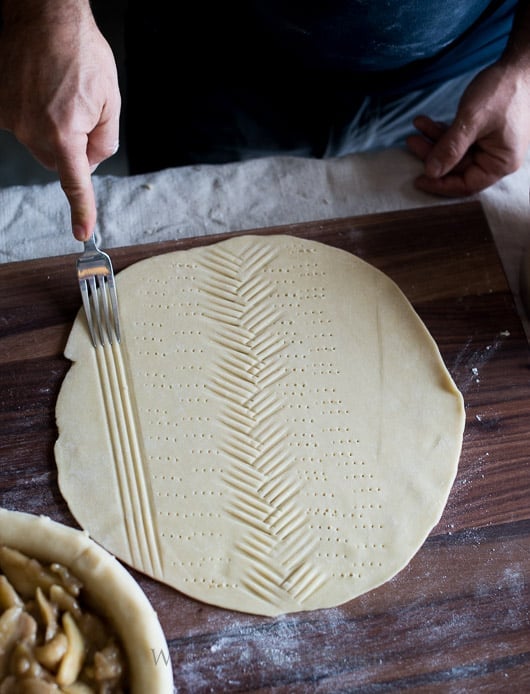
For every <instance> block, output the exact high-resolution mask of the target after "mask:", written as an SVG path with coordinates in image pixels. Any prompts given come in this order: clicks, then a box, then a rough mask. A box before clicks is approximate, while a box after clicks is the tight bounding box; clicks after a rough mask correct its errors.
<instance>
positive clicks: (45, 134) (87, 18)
mask: <svg viewBox="0 0 530 694" xmlns="http://www.w3.org/2000/svg"><path fill="white" fill-rule="evenodd" d="M25 5H28V6H29V5H31V9H32V11H33V13H29V14H28V13H27V12H26V13H25V12H24V6H25ZM4 7H5V8H6V9H5V17H3V19H4V27H3V29H2V33H1V35H0V128H2V129H5V130H9V131H11V132H12V133H13V134H14V135H15V137H16V138H17V139H18V140H19V141H20V142H21V143H22V144H23V145H25V146H26V147H27V148H28V149H29V151H30V152H31V153H32V154H33V155H34V157H35V158H36V159H37V160H38V161H39V162H40V163H41V164H42V165H43V166H45V167H46V168H48V169H53V170H56V171H57V173H58V176H59V180H60V182H61V186H62V188H63V190H64V192H65V194H66V197H67V198H68V201H69V203H70V207H71V219H72V230H73V234H74V236H75V237H76V238H77V239H78V240H79V241H83V240H85V239H87V238H88V237H89V236H90V235H91V234H92V233H93V230H94V226H95V223H96V203H95V197H94V189H93V186H92V179H91V173H92V172H93V171H94V169H95V168H96V166H97V165H98V164H99V163H100V162H102V161H103V160H104V159H107V158H108V157H109V156H111V155H112V154H114V153H115V152H116V150H117V148H118V142H119V116H120V107H121V99H120V92H119V86H118V77H117V69H116V63H115V60H114V56H113V54H112V51H111V49H110V47H109V45H108V43H107V42H106V40H105V39H104V37H103V36H102V34H101V33H100V31H99V29H98V27H97V25H96V23H95V21H94V18H93V16H92V13H91V10H90V5H89V2H88V0H61V2H57V1H56V0H43V1H42V2H39V3H25V2H24V0H12V2H9V1H8V0H5V2H4V5H3V9H4ZM35 7H37V8H38V11H35Z"/></svg>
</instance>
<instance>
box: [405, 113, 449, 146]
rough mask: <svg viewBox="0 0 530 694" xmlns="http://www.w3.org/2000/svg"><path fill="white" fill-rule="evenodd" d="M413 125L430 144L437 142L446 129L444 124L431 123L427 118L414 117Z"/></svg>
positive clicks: (430, 119)
mask: <svg viewBox="0 0 530 694" xmlns="http://www.w3.org/2000/svg"><path fill="white" fill-rule="evenodd" d="M413 125H414V127H415V128H417V130H419V131H420V133H421V134H422V135H423V136H424V137H426V138H428V139H429V140H431V141H432V142H436V141H437V140H439V139H440V138H441V136H442V135H443V134H444V133H445V132H446V131H447V128H448V126H447V125H446V124H445V123H441V122H440V121H433V120H432V118H429V117H428V116H416V118H415V119H414V120H413Z"/></svg>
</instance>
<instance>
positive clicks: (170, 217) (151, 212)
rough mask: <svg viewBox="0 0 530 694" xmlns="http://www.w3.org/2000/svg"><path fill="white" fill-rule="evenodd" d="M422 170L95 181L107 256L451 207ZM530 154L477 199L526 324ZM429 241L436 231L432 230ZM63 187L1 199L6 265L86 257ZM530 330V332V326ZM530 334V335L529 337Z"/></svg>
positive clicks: (320, 169)
mask: <svg viewBox="0 0 530 694" xmlns="http://www.w3.org/2000/svg"><path fill="white" fill-rule="evenodd" d="M420 171H421V164H420V162H418V161H417V160H416V159H415V158H414V157H413V156H412V155H410V154H409V153H408V152H406V151H403V150H401V149H388V150H381V151H377V152H369V153H363V154H354V155H349V156H346V157H341V158H337V159H327V160H315V159H305V158H297V157H270V158H265V159H256V160H251V161H247V162H242V163H234V164H223V165H215V166H214V165H204V166H189V167H182V168H175V169H167V170H164V171H161V172H157V173H153V174H146V175H141V176H126V177H117V176H98V175H97V172H96V174H95V175H94V186H95V190H96V197H97V203H98V210H99V219H98V227H97V235H98V238H99V242H100V245H101V246H102V247H103V248H112V247H115V246H126V245H130V244H138V243H149V242H156V241H165V240H169V239H178V238H185V237H190V236H204V235H208V234H215V233H221V232H229V231H236V230H244V229H256V228H260V227H265V226H273V225H279V224H291V223H296V222H303V221H311V220H318V219H329V218H333V217H346V216H352V215H360V214H370V213H375V212H385V211H390V210H399V209H409V208H415V207H424V206H430V205H442V204H451V203H454V202H455V200H446V199H441V198H438V197H434V196H430V195H426V194H424V193H421V192H420V191H418V190H416V189H415V188H414V185H413V180H414V177H415V176H416V175H418V173H420ZM529 189H530V154H529V156H528V157H527V159H526V161H525V163H524V165H523V167H522V168H521V169H520V170H519V171H517V172H516V173H514V174H512V175H511V176H508V177H506V178H505V179H503V180H502V181H500V182H499V183H497V184H496V185H494V186H492V187H491V188H489V189H488V190H486V191H484V192H483V193H481V194H479V195H477V196H476V198H475V199H479V200H480V201H481V202H482V204H483V207H484V210H485V213H486V216H487V218H488V222H489V225H490V228H491V230H492V232H493V235H494V238H495V241H496V243H497V247H498V250H499V254H500V256H501V259H502V261H503V264H504V268H505V271H506V274H507V277H508V281H509V282H510V286H511V288H512V291H513V293H514V296H515V298H516V301H517V303H518V307H519V310H520V311H521V314H522V316H523V309H522V307H521V303H520V294H519V289H520V285H519V276H520V268H521V264H522V260H523V257H524V255H525V253H526V252H527V249H528V247H529V244H530V204H529ZM425 231H426V233H428V231H429V230H428V229H426V230H425ZM81 250H82V245H81V244H80V243H78V242H77V241H75V240H74V239H73V237H72V236H71V234H70V231H69V209H68V206H67V204H66V198H65V196H64V194H63V192H62V190H61V188H60V186H59V184H58V183H50V184H46V185H37V186H14V187H10V188H4V189H2V190H0V262H11V261H18V260H27V259H30V258H38V257H45V256H52V255H62V254H65V253H79V252H80V251H81ZM525 327H526V328H527V329H528V323H527V322H526V325H525ZM529 334H530V333H529Z"/></svg>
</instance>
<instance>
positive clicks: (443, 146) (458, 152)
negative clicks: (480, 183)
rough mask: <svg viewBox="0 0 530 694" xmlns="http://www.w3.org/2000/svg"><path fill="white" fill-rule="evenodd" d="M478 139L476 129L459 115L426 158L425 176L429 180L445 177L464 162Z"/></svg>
mask: <svg viewBox="0 0 530 694" xmlns="http://www.w3.org/2000/svg"><path fill="white" fill-rule="evenodd" d="M476 139H477V133H476V131H475V128H474V127H473V126H472V125H471V124H470V122H469V121H467V120H464V119H463V118H461V117H459V116H458V114H457V117H456V118H455V120H454V122H453V123H452V124H451V125H450V126H449V127H448V128H447V130H446V131H445V132H444V133H443V134H442V135H441V137H440V139H439V140H437V141H436V142H435V144H434V145H433V147H432V149H431V151H430V152H429V154H428V156H427V157H426V158H425V175H426V176H428V177H429V178H441V177H442V176H445V174H447V173H448V172H449V171H452V170H453V169H454V168H455V167H456V166H457V165H458V164H459V163H460V162H461V161H462V160H463V158H464V157H465V156H466V154H467V152H468V150H469V148H470V147H471V145H472V144H473V143H474V142H475V141H476Z"/></svg>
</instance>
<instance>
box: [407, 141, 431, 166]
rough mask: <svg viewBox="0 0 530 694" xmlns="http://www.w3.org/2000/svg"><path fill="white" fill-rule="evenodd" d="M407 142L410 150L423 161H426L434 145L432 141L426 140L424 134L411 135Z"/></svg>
mask: <svg viewBox="0 0 530 694" xmlns="http://www.w3.org/2000/svg"><path fill="white" fill-rule="evenodd" d="M406 144H407V148H408V150H409V151H410V152H411V153H412V154H414V156H416V157H418V159H421V161H425V159H426V158H427V157H428V155H429V153H430V151H431V150H432V146H433V145H432V142H430V141H429V140H426V139H425V138H424V137H423V136H422V135H409V137H407V140H406Z"/></svg>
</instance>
